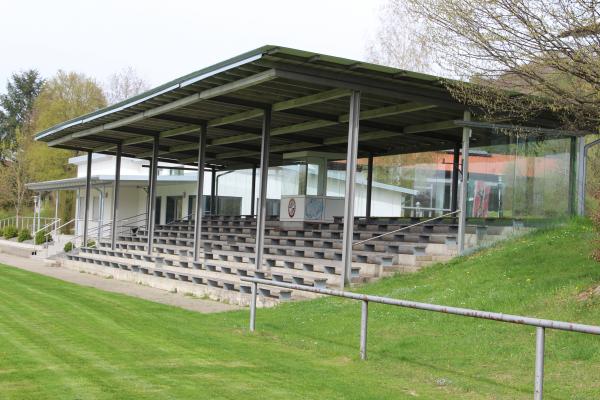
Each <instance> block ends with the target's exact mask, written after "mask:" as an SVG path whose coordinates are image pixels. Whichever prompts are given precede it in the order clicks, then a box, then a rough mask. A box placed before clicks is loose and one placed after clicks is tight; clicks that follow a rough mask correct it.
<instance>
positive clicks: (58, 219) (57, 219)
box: [33, 218, 60, 236]
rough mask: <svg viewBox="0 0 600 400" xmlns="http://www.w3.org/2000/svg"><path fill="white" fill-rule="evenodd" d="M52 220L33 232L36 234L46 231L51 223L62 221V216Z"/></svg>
mask: <svg viewBox="0 0 600 400" xmlns="http://www.w3.org/2000/svg"><path fill="white" fill-rule="evenodd" d="M51 219H52V222H50V223H48V224H46V225H44V226H42V227H41V228H40V229H38V230H37V231H35V232H33V236H35V235H36V234H37V233H38V232H40V231H45V230H46V229H47V228H48V227H49V226H51V225H56V223H60V218H51Z"/></svg>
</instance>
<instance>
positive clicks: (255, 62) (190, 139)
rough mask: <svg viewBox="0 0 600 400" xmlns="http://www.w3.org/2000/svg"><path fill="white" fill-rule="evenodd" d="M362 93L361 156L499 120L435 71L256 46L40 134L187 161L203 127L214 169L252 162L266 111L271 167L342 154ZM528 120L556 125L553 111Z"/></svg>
mask: <svg viewBox="0 0 600 400" xmlns="http://www.w3.org/2000/svg"><path fill="white" fill-rule="evenodd" d="M353 90H357V91H360V92H361V116H360V118H361V121H360V139H359V141H360V143H359V155H366V154H374V155H385V154H400V153H411V152H418V151H431V150H440V149H448V148H452V147H453V146H454V144H455V143H457V142H459V141H460V140H461V136H462V127H463V126H464V125H465V124H469V126H472V127H473V128H474V129H473V136H472V142H473V145H486V144H489V143H492V142H493V140H494V139H493V136H494V134H493V133H491V131H490V129H492V130H494V129H500V128H502V126H495V125H493V124H492V125H491V124H484V123H481V122H465V121H463V113H464V111H465V109H466V107H465V106H464V105H463V104H460V103H459V102H457V101H456V100H455V99H454V98H453V97H452V96H451V94H450V93H449V92H448V90H447V89H446V85H445V83H444V81H443V79H442V78H439V77H435V76H431V75H426V74H420V73H415V72H410V71H405V70H401V69H397V68H391V67H385V66H380V65H375V64H369V63H364V62H360V61H356V60H349V59H344V58H339V57H332V56H328V55H324V54H318V53H314V52H307V51H302V50H296V49H290V48H285V47H280V46H263V47H260V48H258V49H256V50H253V51H250V52H248V53H244V54H242V55H239V56H237V57H234V58H231V59H229V60H226V61H223V62H221V63H218V64H215V65H213V66H211V67H208V68H205V69H202V70H199V71H196V72H193V73H191V74H188V75H185V76H183V77H181V78H178V79H176V80H173V81H171V82H168V83H166V84H164V85H161V86H158V87H156V88H154V89H152V90H150V91H148V92H145V93H143V94H140V95H138V96H135V97H132V98H130V99H128V100H125V101H123V102H121V103H117V104H114V105H112V106H110V107H107V108H104V109H102V110H98V111H96V112H93V113H90V114H87V115H84V116H82V117H79V118H76V119H73V120H70V121H65V122H63V123H61V124H59V125H56V126H54V127H52V128H50V129H47V130H45V131H43V132H40V133H39V134H38V135H37V136H36V139H37V140H41V141H44V142H47V143H48V144H49V145H50V146H54V147H60V148H67V149H75V150H82V151H94V152H97V153H107V154H114V152H115V149H116V146H117V144H118V143H121V144H122V145H123V154H124V155H125V156H130V157H136V158H150V157H151V155H152V151H151V149H152V140H153V138H154V137H156V136H158V137H159V138H160V146H159V156H160V159H161V160H163V161H167V162H177V163H183V164H194V163H195V162H196V160H197V148H198V140H199V137H198V132H199V131H200V129H201V126H203V124H206V125H207V126H208V140H207V154H206V156H207V162H208V164H209V165H213V166H216V167H218V168H226V169H237V168H248V167H251V166H255V165H257V164H258V163H259V158H260V137H261V128H262V116H263V114H264V110H265V109H266V108H270V109H272V111H273V115H272V123H271V126H272V130H271V163H270V164H271V165H280V164H283V163H284V162H287V161H284V160H283V154H285V153H287V152H294V151H302V150H316V151H323V152H333V153H345V151H346V143H347V135H348V132H347V130H348V128H347V121H348V112H349V96H350V94H351V92H352V91H353ZM530 122H531V123H530V124H529V125H530V126H534V127H536V128H538V129H539V132H540V133H544V134H571V133H572V132H564V131H557V130H555V128H556V126H558V124H557V123H556V119H555V118H553V116H552V115H540V116H539V118H538V119H535V120H532V121H530Z"/></svg>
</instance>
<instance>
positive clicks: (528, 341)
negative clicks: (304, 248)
mask: <svg viewBox="0 0 600 400" xmlns="http://www.w3.org/2000/svg"><path fill="white" fill-rule="evenodd" d="M591 235H592V230H591V227H590V226H589V225H588V224H587V223H582V222H578V223H575V222H574V223H571V224H569V225H568V226H567V227H566V228H564V229H560V230H548V231H543V232H538V233H536V234H533V235H530V236H527V237H524V238H521V239H518V240H515V241H511V242H508V243H506V245H504V246H501V247H497V248H494V249H490V250H487V251H484V252H481V253H478V254H476V255H474V256H472V257H469V258H466V259H459V260H456V261H454V262H451V263H448V264H444V265H438V266H435V267H432V268H429V269H427V270H425V271H423V272H421V273H417V274H413V275H403V276H397V277H394V278H390V279H386V280H383V281H381V282H379V283H376V284H373V285H369V286H365V287H363V288H359V290H360V291H362V292H366V293H372V294H380V295H386V296H392V297H397V298H405V299H413V300H419V301H427V302H436V303H441V304H447V305H454V306H463V307H472V308H478V309H483V310H490V311H501V312H509V313H520V314H526V315H531V316H538V317H546V318H554V319H562V320H572V321H577V322H582V323H589V324H600V298H598V297H596V298H593V297H592V298H591V299H588V300H583V301H582V300H578V299H577V295H578V294H579V293H581V292H582V291H584V290H585V289H587V288H590V287H592V286H593V285H594V284H597V283H599V282H600V264H597V263H595V262H594V261H592V260H590V258H589V257H588V253H589V249H590V246H591V245H590V238H591ZM359 320H360V304H359V303H356V302H350V301H343V300H340V299H333V298H328V299H320V300H317V301H311V302H300V303H289V304H285V305H282V306H280V307H278V308H276V309H270V310H259V311H258V318H257V329H258V331H257V333H256V334H249V333H248V332H247V329H246V327H247V323H248V312H247V310H246V311H240V312H235V313H225V314H212V315H201V314H196V313H193V312H188V311H185V310H181V309H176V308H171V307H168V306H164V305H160V304H154V303H150V302H146V301H143V300H138V299H134V298H130V297H126V296H121V295H117V294H112V293H105V292H101V291H98V290H94V289H90V288H84V287H79V286H76V285H72V284H68V283H64V282H61V281H57V280H54V279H50V278H47V277H43V276H38V275H34V274H31V273H28V272H24V271H21V270H18V269H14V268H10V267H6V266H2V267H0V398H1V399H36V400H37V399H114V398H122V399H141V398H144V399H179V398H186V399H312V398H315V399H316V398H320V399H335V398H340V399H341V398H343V399H384V398H389V399H402V398H410V399H412V398H421V399H440V398H444V399H530V398H531V397H532V392H533V365H534V342H535V328H532V327H525V326H519V325H509V324H500V323H496V322H491V321H482V320H474V319H468V318H462V317H457V316H450V315H444V314H433V313H427V312H423V311H416V310H407V309H399V308H393V307H387V306H381V305H371V307H370V325H369V333H370V335H369V357H370V359H369V361H367V362H361V361H360V360H359V359H358V339H359V331H358V325H359ZM546 344H547V347H546V349H547V358H546V381H545V389H546V390H545V392H546V396H545V398H547V399H597V398H600V337H594V336H588V335H582V334H575V333H568V332H555V331H548V333H547V337H546Z"/></svg>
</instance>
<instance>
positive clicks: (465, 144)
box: [458, 111, 471, 254]
mask: <svg viewBox="0 0 600 400" xmlns="http://www.w3.org/2000/svg"><path fill="white" fill-rule="evenodd" d="M464 120H465V121H470V120H471V112H470V111H465V113H464ZM462 135H463V138H462V181H461V183H460V213H459V218H458V252H459V254H463V253H464V251H465V231H466V225H467V196H468V188H469V186H468V185H469V141H470V139H471V128H469V127H466V126H465V127H463V132H462Z"/></svg>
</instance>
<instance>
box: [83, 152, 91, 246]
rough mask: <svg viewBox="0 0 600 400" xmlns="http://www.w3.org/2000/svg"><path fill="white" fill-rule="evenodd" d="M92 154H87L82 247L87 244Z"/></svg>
mask: <svg viewBox="0 0 600 400" xmlns="http://www.w3.org/2000/svg"><path fill="white" fill-rule="evenodd" d="M92 154H93V153H92V152H91V151H88V153H87V165H86V173H85V206H84V209H83V246H87V243H88V216H89V213H90V194H91V192H92Z"/></svg>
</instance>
